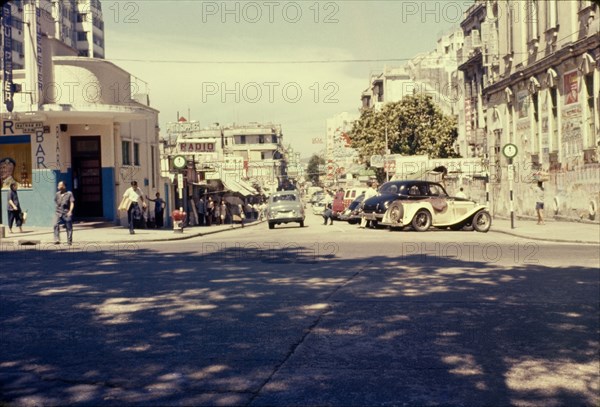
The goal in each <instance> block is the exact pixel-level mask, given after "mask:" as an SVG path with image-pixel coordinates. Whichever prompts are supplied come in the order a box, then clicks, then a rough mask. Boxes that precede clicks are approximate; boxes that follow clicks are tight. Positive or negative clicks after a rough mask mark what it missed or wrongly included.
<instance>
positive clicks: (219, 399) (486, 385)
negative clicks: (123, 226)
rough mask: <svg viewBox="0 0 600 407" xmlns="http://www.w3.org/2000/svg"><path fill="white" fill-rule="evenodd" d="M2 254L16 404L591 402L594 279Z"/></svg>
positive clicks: (303, 262) (159, 256)
mask: <svg viewBox="0 0 600 407" xmlns="http://www.w3.org/2000/svg"><path fill="white" fill-rule="evenodd" d="M0 259H1V260H2V272H1V273H0V294H1V298H0V323H1V326H2V335H1V337H0V338H1V339H0V347H1V349H2V353H1V355H2V356H1V358H0V386H1V387H0V389H1V394H2V396H1V397H2V400H3V401H5V402H9V403H14V404H17V405H19V404H24V405H25V404H31V405H33V404H38V405H48V404H61V405H64V404H71V405H114V404H138V405H164V404H179V405H181V404H183V405H198V404H207V405H222V404H225V405H241V404H256V405H298V404H302V405H315V404H319V405H324V404H327V405H382V404H385V405H390V404H403V403H407V404H412V405H417V404H418V405H421V404H452V405H453V404H461V405H482V404H493V405H509V404H535V405H537V404H543V405H556V404H558V405H575V404H578V405H581V404H583V405H589V404H597V403H598V391H599V389H598V379H599V377H598V353H597V350H598V333H599V332H598V326H599V325H598V318H597V315H598V299H599V294H598V293H599V276H598V269H593V268H558V267H554V268H549V267H543V266H539V265H526V266H525V265H518V264H513V265H511V266H510V267H507V266H506V265H501V264H499V263H494V262H489V261H488V262H484V261H474V260H471V259H468V260H461V259H460V258H452V257H448V256H444V257H441V256H436V255H431V254H415V255H402V256H398V257H386V256H363V257H360V256H357V257H356V258H353V259H344V258H340V257H339V256H338V255H337V254H336V249H335V246H329V247H327V246H326V245H325V246H318V245H317V246H313V247H309V246H299V245H295V244H287V245H284V246H283V247H282V246H279V247H276V246H273V247H270V248H265V247H264V246H261V245H258V244H256V245H253V244H244V245H242V244H240V245H227V246H225V245H219V244H210V245H203V246H202V247H201V248H199V250H198V252H182V253H177V254H164V253H160V252H157V251H154V250H146V249H144V250H137V249H136V250H133V247H124V248H118V249H115V250H110V251H106V250H98V251H96V249H93V250H87V251H83V252H82V251H67V252H56V251H35V250H27V251H20V252H14V253H8V252H5V253H0Z"/></svg>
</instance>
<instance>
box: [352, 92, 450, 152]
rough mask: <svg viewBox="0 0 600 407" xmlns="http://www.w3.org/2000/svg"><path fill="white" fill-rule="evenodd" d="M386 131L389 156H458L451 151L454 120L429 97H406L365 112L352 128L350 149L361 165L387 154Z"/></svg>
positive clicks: (421, 95) (420, 95)
mask: <svg viewBox="0 0 600 407" xmlns="http://www.w3.org/2000/svg"><path fill="white" fill-rule="evenodd" d="M386 128H387V136H388V148H389V149H390V153H391V154H402V155H408V156H410V155H428V156H429V157H430V158H452V157H458V154H457V153H456V152H455V150H454V148H453V145H454V142H455V141H456V138H457V137H458V130H457V126H456V120H455V119H454V118H452V117H450V116H446V115H444V113H443V112H442V111H441V110H440V108H439V107H438V106H436V105H435V103H434V102H433V100H432V98H431V96H428V95H423V94H419V95H412V96H407V97H404V98H403V99H402V100H401V101H399V102H391V103H387V104H385V105H384V106H383V107H382V109H381V110H378V111H377V110H375V109H366V110H364V111H363V112H362V114H361V116H360V119H359V120H357V121H356V122H355V123H354V126H353V128H352V147H353V148H355V149H357V150H358V152H359V155H360V158H361V161H362V162H364V163H369V160H370V158H371V156H372V155H383V154H385V153H386V146H385V133H386Z"/></svg>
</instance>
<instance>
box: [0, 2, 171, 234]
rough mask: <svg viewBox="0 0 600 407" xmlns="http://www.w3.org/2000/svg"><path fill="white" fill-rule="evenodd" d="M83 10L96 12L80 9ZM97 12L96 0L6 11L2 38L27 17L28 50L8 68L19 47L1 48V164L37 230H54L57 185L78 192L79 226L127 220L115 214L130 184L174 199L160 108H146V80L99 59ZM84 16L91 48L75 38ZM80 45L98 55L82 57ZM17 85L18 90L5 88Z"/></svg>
mask: <svg viewBox="0 0 600 407" xmlns="http://www.w3.org/2000/svg"><path fill="white" fill-rule="evenodd" d="M88 3H89V4H88ZM86 4H87V6H88V7H91V10H90V11H88V12H82V7H84V6H85V5H86ZM9 9H10V10H9ZM75 11H77V13H76V12H75ZM99 11H100V5H99V2H97V1H92V2H89V1H88V2H63V3H60V2H56V1H52V2H50V1H43V0H39V1H22V2H10V3H9V4H8V5H5V6H4V9H3V19H2V25H3V28H4V29H3V33H4V38H3V40H4V39H6V38H8V37H9V36H11V35H12V31H14V29H12V28H13V27H12V23H11V20H12V17H13V16H16V17H17V18H19V19H22V21H23V31H22V33H21V34H19V35H22V36H23V44H24V45H23V57H20V56H19V57H16V58H17V59H15V60H16V61H19V62H18V63H17V64H11V57H15V54H16V51H15V50H10V49H7V47H6V45H5V44H6V43H7V42H6V41H3V42H2V44H3V47H4V48H3V51H4V52H3V60H2V68H3V69H2V78H1V79H2V81H1V84H2V89H3V104H2V109H1V110H0V124H1V127H0V160H1V159H3V158H7V157H8V158H11V159H12V160H14V161H15V162H16V168H15V171H14V173H13V176H14V178H15V179H16V181H17V182H19V183H20V184H21V189H20V193H19V195H20V198H21V201H22V204H23V206H24V207H26V208H28V210H29V218H28V223H29V224H31V225H34V226H49V225H50V224H51V222H52V213H53V211H54V203H53V196H54V192H55V190H56V184H57V182H58V181H64V182H65V183H66V184H67V187H68V188H69V189H70V190H73V192H74V194H75V199H76V209H75V217H76V219H80V220H81V219H101V220H106V221H111V222H116V223H119V222H122V221H124V220H125V216H126V214H120V215H119V214H118V213H117V211H116V208H117V206H118V203H119V202H120V198H121V195H122V193H123V192H124V191H125V189H126V188H127V187H129V183H130V181H132V180H137V181H138V183H139V185H140V187H142V189H144V190H145V192H146V193H148V195H150V193H151V192H154V191H160V192H161V193H168V189H167V188H166V187H165V185H164V184H162V183H161V180H160V177H159V168H158V154H159V152H158V131H159V128H158V111H157V110H155V109H153V108H152V107H150V103H149V97H148V94H147V90H146V85H145V83H143V81H141V80H139V79H138V78H136V77H134V76H132V75H131V74H129V73H128V72H126V71H124V70H123V69H121V68H119V67H118V66H116V65H114V64H113V63H111V62H109V61H106V60H104V59H102V58H101V57H103V55H104V47H103V42H102V41H96V42H94V41H93V38H96V39H98V38H102V35H100V34H101V33H103V29H102V24H101V21H102V20H101V13H99ZM8 14H10V16H9V17H7V16H8ZM82 15H87V16H90V18H92V25H94V27H95V28H94V29H93V30H95V31H94V32H95V34H93V35H92V37H88V39H92V43H89V42H88V43H87V45H86V44H84V43H85V42H86V41H87V40H86V41H83V40H77V41H73V39H74V38H77V32H78V30H79V29H80V28H81V27H83V25H80V24H83V22H82V23H78V22H77V18H78V16H80V17H81V16H82ZM60 16H64V18H59V19H58V20H55V18H57V17H60ZM69 16H70V17H74V19H75V20H74V21H75V25H73V24H72V23H73V19H72V18H70V17H69ZM67 17H69V18H67ZM81 18H83V17H81ZM94 19H95V20H94ZM7 22H8V24H7ZM94 22H95V23H94ZM7 26H8V27H11V30H6V27H7ZM74 35H75V37H74ZM98 42H100V43H101V44H100V45H99V44H98ZM11 44H12V43H11ZM84 49H87V50H88V51H89V52H88V54H89V55H92V56H96V57H100V58H89V57H80V56H78V55H80V54H83V50H84ZM7 55H9V56H7ZM11 85H18V88H20V89H15V87H12V89H13V90H17V92H15V93H12V92H7V90H8V89H11ZM9 105H11V106H10V108H9ZM5 195H6V194H5V193H3V194H2V199H3V202H2V208H5V207H6V201H5V198H6V197H5Z"/></svg>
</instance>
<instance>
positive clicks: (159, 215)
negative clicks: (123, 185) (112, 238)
mask: <svg viewBox="0 0 600 407" xmlns="http://www.w3.org/2000/svg"><path fill="white" fill-rule="evenodd" d="M146 201H148V202H154V223H153V225H154V226H155V227H156V228H159V229H160V228H162V227H164V225H165V222H164V212H165V207H166V203H165V200H164V199H162V198H161V197H160V193H159V192H157V193H156V194H155V198H154V199H151V198H150V197H148V196H147V195H145V194H144V192H143V191H142V190H141V188H140V187H139V186H138V183H137V181H131V186H130V187H129V188H128V189H127V190H126V191H125V193H124V194H123V200H122V201H121V204H120V205H119V210H122V211H127V224H128V227H129V233H130V234H132V235H133V234H135V227H136V224H137V225H141V224H142V223H143V222H144V212H145V211H146V209H147V208H148V204H147V203H146Z"/></svg>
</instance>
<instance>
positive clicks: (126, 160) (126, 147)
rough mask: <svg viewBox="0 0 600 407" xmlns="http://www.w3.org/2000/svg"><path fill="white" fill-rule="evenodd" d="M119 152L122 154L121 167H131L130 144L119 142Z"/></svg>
mask: <svg viewBox="0 0 600 407" xmlns="http://www.w3.org/2000/svg"><path fill="white" fill-rule="evenodd" d="M121 150H122V154H123V165H131V142H129V141H125V140H123V141H121Z"/></svg>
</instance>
